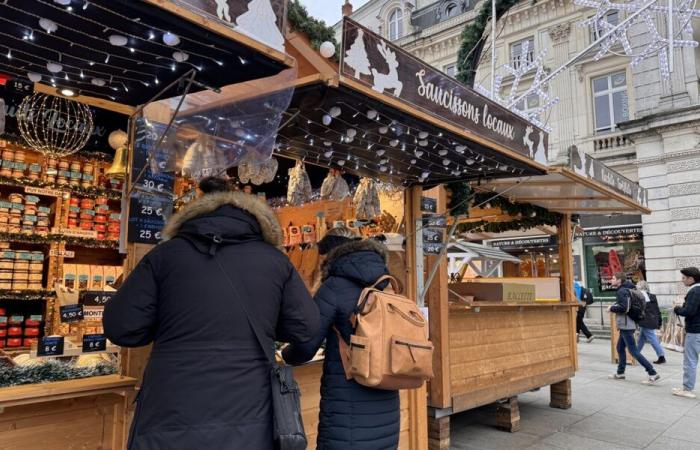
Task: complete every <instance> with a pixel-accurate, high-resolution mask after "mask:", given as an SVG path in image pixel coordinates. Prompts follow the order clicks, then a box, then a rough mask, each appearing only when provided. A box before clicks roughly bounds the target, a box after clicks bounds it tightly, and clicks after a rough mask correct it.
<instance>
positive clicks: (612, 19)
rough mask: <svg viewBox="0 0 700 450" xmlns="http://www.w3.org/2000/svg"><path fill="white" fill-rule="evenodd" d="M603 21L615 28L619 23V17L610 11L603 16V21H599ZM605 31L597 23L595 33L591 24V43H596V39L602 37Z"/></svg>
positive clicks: (602, 26) (593, 25)
mask: <svg viewBox="0 0 700 450" xmlns="http://www.w3.org/2000/svg"><path fill="white" fill-rule="evenodd" d="M603 20H605V21H606V22H607V23H609V24H610V25H612V26H615V25H617V24H619V23H620V15H619V13H618V12H617V11H610V12H609V13H607V14H606V15H605V18H604V19H601V21H603ZM607 31H608V30H606V29H605V28H604V25H601V24H600V23H598V27H597V31H596V26H595V24H591V25H590V27H589V32H590V38H591V42H595V41H597V40H598V38H600V37H601V36H603V35H604V34H605V33H606V32H607Z"/></svg>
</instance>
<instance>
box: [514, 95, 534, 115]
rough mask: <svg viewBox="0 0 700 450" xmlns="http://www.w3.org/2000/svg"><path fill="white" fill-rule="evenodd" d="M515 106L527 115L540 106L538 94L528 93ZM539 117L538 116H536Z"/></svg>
mask: <svg viewBox="0 0 700 450" xmlns="http://www.w3.org/2000/svg"><path fill="white" fill-rule="evenodd" d="M515 107H516V108H517V109H518V110H520V111H522V112H524V113H525V114H526V115H527V116H529V115H530V114H531V113H534V112H535V110H537V108H539V107H540V96H539V94H534V93H533V94H530V95H528V96H527V97H525V98H524V99H523V100H520V101H519V102H518V103H517V104H516V105H515ZM538 118H540V117H538Z"/></svg>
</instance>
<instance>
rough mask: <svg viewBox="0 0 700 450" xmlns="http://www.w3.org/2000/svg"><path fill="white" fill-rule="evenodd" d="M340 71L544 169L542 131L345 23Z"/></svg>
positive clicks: (545, 143) (544, 137) (546, 139)
mask: <svg viewBox="0 0 700 450" xmlns="http://www.w3.org/2000/svg"><path fill="white" fill-rule="evenodd" d="M340 66H341V69H340V70H341V74H342V75H343V76H345V77H347V78H352V79H354V80H356V81H358V82H360V83H362V84H364V85H366V86H368V87H370V88H372V89H373V90H375V91H377V92H379V93H383V94H386V95H390V96H393V97H396V98H397V99H399V100H401V101H402V102H404V103H406V104H408V105H410V106H411V107H414V108H418V109H420V110H422V111H423V112H425V113H427V114H430V115H431V116H438V117H440V118H442V119H443V120H446V121H448V122H450V123H452V124H454V125H456V126H457V127H459V128H462V129H465V130H466V131H469V132H471V133H474V134H475V135H478V136H479V137H482V138H485V139H487V140H489V141H491V142H494V143H497V144H500V145H501V146H503V147H505V148H507V149H509V150H512V151H514V152H516V153H519V154H521V155H525V156H527V157H528V158H530V159H533V160H535V161H536V162H538V163H540V164H543V165H546V164H547V160H548V157H547V155H548V151H549V150H548V144H549V137H548V134H547V133H545V132H544V131H543V130H541V129H540V128H537V127H536V126H534V125H533V124H531V123H530V122H528V121H527V120H525V119H523V118H522V117H520V116H518V115H516V114H515V113H513V112H512V111H508V110H507V109H506V108H504V107H502V106H501V105H499V104H497V103H496V102H493V101H491V100H490V99H488V98H486V97H484V96H483V95H481V94H478V93H477V92H475V91H474V90H472V89H470V88H468V87H466V86H464V85H462V84H461V83H459V82H458V81H457V80H455V79H453V78H450V77H449V76H447V75H445V74H444V73H442V72H440V71H439V70H437V69H435V68H434V67H432V66H430V65H429V64H427V63H425V62H423V61H421V60H419V59H417V58H415V57H414V56H413V55H411V54H410V53H408V52H406V51H404V50H402V49H400V48H399V47H397V46H395V45H393V44H391V43H390V42H388V41H386V40H385V39H382V38H381V37H380V36H377V35H376V34H374V33H373V32H371V31H370V30H368V29H366V28H364V27H362V26H361V25H359V24H358V23H356V22H353V21H352V20H350V19H347V18H346V19H345V21H344V23H343V44H342V53H341V63H340Z"/></svg>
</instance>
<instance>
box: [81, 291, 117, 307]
mask: <svg viewBox="0 0 700 450" xmlns="http://www.w3.org/2000/svg"><path fill="white" fill-rule="evenodd" d="M115 294H116V292H103V291H81V292H80V299H79V300H78V301H79V303H81V304H82V305H85V306H105V305H106V304H107V302H108V301H110V300H112V298H113V297H114V295H115Z"/></svg>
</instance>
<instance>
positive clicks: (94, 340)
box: [83, 334, 107, 353]
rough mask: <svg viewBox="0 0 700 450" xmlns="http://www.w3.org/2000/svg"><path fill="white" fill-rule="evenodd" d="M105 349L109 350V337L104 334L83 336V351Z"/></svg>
mask: <svg viewBox="0 0 700 450" xmlns="http://www.w3.org/2000/svg"><path fill="white" fill-rule="evenodd" d="M105 350H107V338H106V337H105V335H104V334H86V335H84V336H83V353H93V352H104V351H105Z"/></svg>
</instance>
